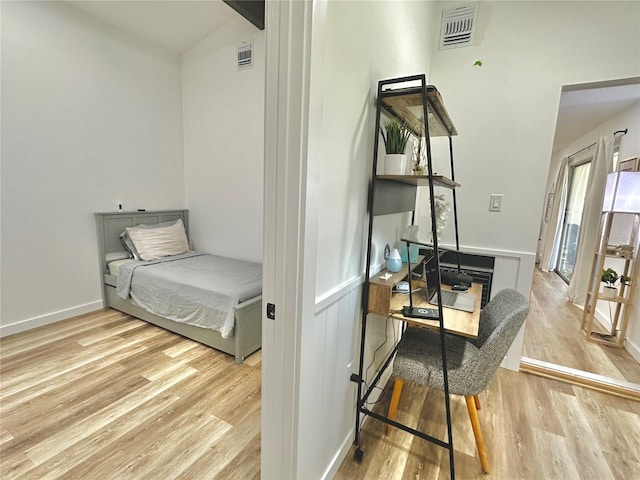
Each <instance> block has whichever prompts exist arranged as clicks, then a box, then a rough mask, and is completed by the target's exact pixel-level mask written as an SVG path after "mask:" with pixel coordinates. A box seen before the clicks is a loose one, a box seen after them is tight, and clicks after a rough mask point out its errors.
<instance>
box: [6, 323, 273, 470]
mask: <svg viewBox="0 0 640 480" xmlns="http://www.w3.org/2000/svg"><path fill="white" fill-rule="evenodd" d="M0 346H1V359H0V368H1V377H0V378H1V382H2V383H1V386H2V390H1V396H0V442H1V446H0V462H1V470H0V478H2V479H3V480H10V479H41V478H51V479H55V478H59V479H83V480H93V479H100V480H103V479H104V480H107V479H173V478H185V479H187V478H191V479H213V478H221V479H228V478H237V479H252V478H259V476H260V473H259V472H260V366H261V362H260V358H261V357H260V353H257V354H254V355H253V356H251V357H250V358H249V359H248V360H247V361H246V362H245V363H244V364H242V365H236V364H235V363H234V361H233V358H232V357H231V356H229V355H225V354H223V353H220V352H217V351H215V350H213V349H211V348H208V347H205V346H203V345H200V344H198V343H196V342H193V341H191V340H187V339H185V338H183V337H180V336H177V335H174V334H172V333H170V332H167V331H165V330H163V329H161V328H158V327H155V326H152V325H149V324H147V323H146V322H142V321H140V320H136V319H133V318H132V317H129V316H127V315H124V314H121V313H119V312H116V311H113V310H107V311H101V312H98V313H95V314H91V315H87V316H83V317H80V318H75V319H70V320H67V321H64V322H60V323H57V324H54V325H49V326H46V327H42V328H39V329H36V330H32V331H29V332H24V333H21V334H18V335H14V336H11V337H8V338H5V339H2V342H1V344H0Z"/></svg>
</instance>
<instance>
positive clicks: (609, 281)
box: [600, 268, 626, 298]
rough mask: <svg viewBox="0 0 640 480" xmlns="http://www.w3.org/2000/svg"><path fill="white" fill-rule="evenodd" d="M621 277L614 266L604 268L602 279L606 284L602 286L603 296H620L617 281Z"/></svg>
mask: <svg viewBox="0 0 640 480" xmlns="http://www.w3.org/2000/svg"><path fill="white" fill-rule="evenodd" d="M623 276H624V275H623ZM619 278H620V276H619V275H618V272H616V271H615V270H614V269H613V268H607V269H605V270H602V275H601V276H600V280H601V281H602V282H604V283H605V284H606V285H604V286H603V287H602V298H615V297H617V296H618V288H617V287H616V282H617V281H618V279H619ZM625 278H626V277H625Z"/></svg>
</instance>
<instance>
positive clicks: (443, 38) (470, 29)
mask: <svg viewBox="0 0 640 480" xmlns="http://www.w3.org/2000/svg"><path fill="white" fill-rule="evenodd" d="M476 11H477V5H476V4H473V5H463V6H459V7H453V8H446V9H444V10H443V11H442V26H441V28H440V50H445V49H447V48H455V47H467V46H469V45H473V42H474V38H475V26H476Z"/></svg>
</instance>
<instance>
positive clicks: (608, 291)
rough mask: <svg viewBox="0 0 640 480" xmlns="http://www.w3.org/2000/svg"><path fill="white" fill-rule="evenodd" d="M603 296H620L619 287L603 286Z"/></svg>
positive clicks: (601, 294)
mask: <svg viewBox="0 0 640 480" xmlns="http://www.w3.org/2000/svg"><path fill="white" fill-rule="evenodd" d="M600 296H601V297H602V298H616V297H617V296H618V289H617V288H616V287H606V286H604V287H602V292H601V293H600Z"/></svg>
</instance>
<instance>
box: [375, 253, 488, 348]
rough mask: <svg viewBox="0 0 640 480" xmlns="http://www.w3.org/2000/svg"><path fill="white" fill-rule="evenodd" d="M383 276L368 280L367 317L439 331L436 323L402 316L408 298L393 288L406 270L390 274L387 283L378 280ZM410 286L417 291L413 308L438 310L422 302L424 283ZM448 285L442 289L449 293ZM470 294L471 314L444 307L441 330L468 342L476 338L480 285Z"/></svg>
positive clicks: (420, 281)
mask: <svg viewBox="0 0 640 480" xmlns="http://www.w3.org/2000/svg"><path fill="white" fill-rule="evenodd" d="M423 258H424V257H422V256H420V257H419V258H418V262H417V263H415V264H412V265H411V269H412V270H415V269H416V268H418V267H419V266H421V265H422V261H423ZM381 273H382V272H378V273H376V274H374V275H372V276H371V278H370V279H369V313H377V314H378V315H385V316H388V315H390V316H392V317H393V318H395V319H398V320H402V321H403V322H407V323H409V324H411V325H415V326H420V327H426V328H433V329H437V328H438V321H437V320H425V319H421V318H409V317H405V316H404V315H402V307H403V306H404V305H409V295H403V294H399V293H393V288H394V287H395V286H396V285H397V284H398V283H399V282H400V281H401V280H403V279H405V278H406V277H407V268H406V267H405V266H403V268H402V271H400V272H398V273H393V274H391V275H390V277H389V278H388V279H382V278H380V275H381ZM411 286H412V287H413V289H414V290H415V289H416V288H418V287H419V288H420V290H419V291H418V292H416V293H415V294H414V295H413V306H414V307H430V308H438V306H437V305H431V304H430V303H428V302H427V301H426V299H425V292H426V290H425V282H424V281H423V280H414V281H412V282H411ZM450 288H451V287H449V286H447V285H442V289H443V290H446V289H450ZM468 292H469V293H471V294H473V295H475V297H476V305H475V309H474V310H473V313H469V312H463V311H461V310H454V309H452V308H446V307H444V308H443V309H442V310H443V314H444V329H445V331H446V332H449V333H453V334H455V335H462V336H465V337H469V338H477V337H478V326H479V324H480V297H481V296H482V285H480V284H478V283H474V284H472V285H471V288H470V289H469V290H468Z"/></svg>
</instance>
